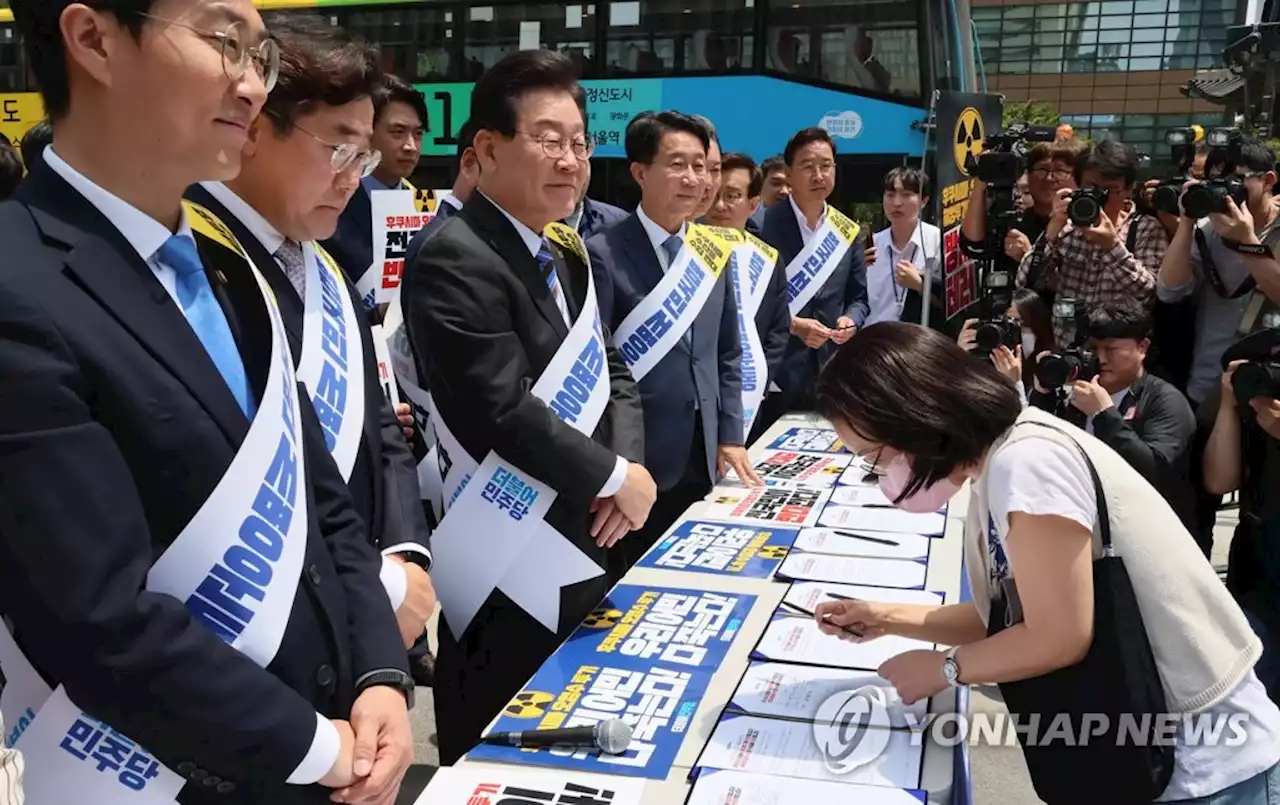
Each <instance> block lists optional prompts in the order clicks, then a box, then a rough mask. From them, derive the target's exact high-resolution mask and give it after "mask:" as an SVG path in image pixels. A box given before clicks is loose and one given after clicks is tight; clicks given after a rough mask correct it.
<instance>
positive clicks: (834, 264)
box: [787, 205, 858, 326]
mask: <svg viewBox="0 0 1280 805" xmlns="http://www.w3.org/2000/svg"><path fill="white" fill-rule="evenodd" d="M857 237H858V225H857V224H856V223H854V222H853V221H851V220H849V218H848V217H847V216H846V215H845V214H844V213H842V212H840V211H839V210H837V209H836V208H835V207H832V206H830V205H828V206H827V212H826V218H825V219H824V220H823V222H822V226H820V227H818V231H817V232H816V233H814V236H813V238H811V239H810V240H809V245H808V246H805V247H804V248H803V249H801V250H800V253H799V254H797V255H796V257H795V259H794V260H792V261H791V262H790V263H789V264H788V265H787V299H788V302H789V304H788V307H789V308H790V310H791V315H792V316H799V315H800V311H802V310H804V306H805V305H807V304H809V300H811V299H813V296H814V294H816V293H817V292H818V291H820V290H822V286H824V285H826V284H827V280H829V279H831V275H832V274H833V273H835V270H836V269H837V268H839V266H840V261H841V260H843V259H844V255H845V252H847V251H849V247H850V246H852V245H853V242H854V240H856V239H857ZM824 323H825V324H827V325H828V326H830V325H831V324H833V323H834V322H824Z"/></svg>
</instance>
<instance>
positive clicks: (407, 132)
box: [320, 74, 428, 284]
mask: <svg viewBox="0 0 1280 805" xmlns="http://www.w3.org/2000/svg"><path fill="white" fill-rule="evenodd" d="M374 115H375V122H374V144H373V146H374V149H375V150H377V151H379V152H380V153H381V154H382V162H380V163H379V164H378V167H377V169H376V170H374V172H373V174H372V175H370V176H366V177H365V178H364V179H362V180H361V181H360V190H359V191H358V192H357V193H356V194H355V195H353V196H352V197H351V201H350V202H349V203H348V204H347V206H346V208H345V209H344V210H343V211H342V216H341V217H339V218H338V228H337V229H336V230H335V231H334V233H333V235H332V236H331V237H329V238H326V239H325V240H323V241H321V242H320V245H321V246H323V247H324V249H325V251H327V252H329V254H331V255H333V258H334V259H335V260H337V261H338V265H339V266H341V267H342V270H343V271H345V272H346V274H347V278H348V279H350V280H351V281H352V282H354V283H357V284H358V283H359V282H360V278H361V277H362V276H363V275H364V272H365V271H367V270H368V268H369V266H371V265H373V203H372V198H373V197H372V195H371V193H373V191H374V190H412V191H414V192H415V193H416V192H417V188H416V187H414V186H413V185H412V184H411V183H410V182H409V177H410V176H412V175H413V172H414V170H416V169H417V167H418V160H419V158H420V155H421V150H422V137H423V134H424V133H425V132H426V130H427V125H428V124H427V103H426V101H425V100H423V98H422V93H421V92H418V91H417V90H416V89H414V88H413V86H412V85H411V84H409V83H408V82H406V81H405V80H404V79H402V78H400V77H399V76H394V75H390V74H386V75H385V76H384V78H383V86H382V89H381V91H380V92H379V93H378V96H377V97H376V98H374Z"/></svg>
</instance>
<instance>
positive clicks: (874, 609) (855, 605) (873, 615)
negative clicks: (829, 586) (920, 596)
mask: <svg viewBox="0 0 1280 805" xmlns="http://www.w3.org/2000/svg"><path fill="white" fill-rule="evenodd" d="M828 596H829V597H831V598H834V599H836V600H834V601H823V602H822V603H821V604H818V606H817V607H816V608H815V609H814V613H813V616H814V618H815V619H816V620H817V621H818V628H819V629H821V630H822V632H823V634H828V635H831V636H833V637H838V638H840V639H841V640H848V641H850V642H853V643H865V642H867V641H868V640H874V639H876V638H877V637H883V636H884V635H887V634H889V625H890V623H891V621H892V612H893V605H892V604H881V603H876V602H874V601H862V600H860V599H857V598H848V597H846V596H837V595H835V594H834V593H828ZM845 629H852V630H853V631H855V632H858V633H859V635H853V634H850V633H849V632H847V631H845Z"/></svg>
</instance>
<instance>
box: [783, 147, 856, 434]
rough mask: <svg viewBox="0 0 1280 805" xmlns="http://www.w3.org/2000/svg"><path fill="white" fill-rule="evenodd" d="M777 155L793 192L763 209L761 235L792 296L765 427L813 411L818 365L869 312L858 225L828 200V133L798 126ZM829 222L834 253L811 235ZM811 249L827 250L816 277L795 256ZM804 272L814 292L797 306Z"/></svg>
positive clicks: (831, 150)
mask: <svg viewBox="0 0 1280 805" xmlns="http://www.w3.org/2000/svg"><path fill="white" fill-rule="evenodd" d="M783 159H784V160H785V161H786V164H787V171H788V177H789V184H790V188H791V193H790V195H789V196H788V197H787V198H786V200H783V201H779V202H778V203H777V204H775V205H774V206H772V207H770V208H769V209H768V210H767V211H766V212H765V216H764V225H763V227H762V228H761V232H760V237H761V239H762V240H764V241H765V242H767V243H768V244H769V245H770V246H773V247H774V248H775V249H777V250H778V268H779V269H780V270H782V271H783V272H784V273H785V274H786V277H787V284H788V295H789V297H790V298H791V299H792V300H793V301H792V304H791V340H790V342H789V343H788V344H787V352H786V356H785V357H784V358H783V362H782V368H781V369H780V370H779V373H778V377H777V384H778V387H779V388H780V389H781V390H782V393H780V394H771V395H769V397H768V398H766V400H765V408H764V410H762V411H761V414H760V420H762V422H763V424H762V427H765V428H767V427H768V426H769V425H771V424H772V423H773V422H776V421H777V419H778V417H780V416H782V415H783V414H785V413H787V412H788V411H793V410H809V409H811V408H812V406H813V404H814V393H813V385H814V383H815V382H816V380H817V376H818V369H819V367H820V366H821V365H822V364H823V363H824V362H825V361H826V359H827V358H828V357H830V356H831V354H832V353H833V352H834V351H835V349H836V347H837V346H838V345H840V344H843V343H845V342H846V341H848V340H849V339H850V338H852V337H853V334H854V333H855V332H856V331H857V328H858V327H861V326H862V323H863V322H864V321H865V320H866V317H867V313H868V311H869V307H868V302H867V272H866V268H865V266H864V265H863V248H862V246H861V244H860V243H859V242H858V237H857V236H858V227H857V225H856V224H851V222H849V221H848V219H847V218H845V216H843V215H842V214H841V213H840V212H839V210H836V209H835V208H834V207H831V206H830V205H828V204H827V197H828V196H830V195H831V191H832V190H834V189H835V181H836V150H835V143H834V142H833V141H832V140H831V135H829V134H827V132H826V131H825V130H823V129H820V128H816V127H814V128H807V129H802V130H800V131H799V132H797V133H796V134H795V136H793V137H792V138H791V141H790V142H788V143H787V147H786V150H785V151H784V152H783ZM829 223H830V224H833V225H834V224H836V223H840V224H841V227H837V228H836V229H840V228H843V231H839V232H837V234H838V235H839V237H838V239H837V240H835V241H832V242H833V243H835V244H836V246H835V249H834V251H831V250H828V249H823V248H822V241H821V240H819V241H818V242H817V243H815V237H816V235H817V234H818V233H819V232H822V231H823V230H824V229H827V225H828V224H829ZM828 231H830V230H828ZM849 241H852V242H851V243H850V242H849ZM811 249H817V250H818V251H817V252H815V255H821V254H824V253H827V252H830V255H829V256H828V257H827V261H826V262H825V263H823V265H822V270H821V271H820V272H819V273H817V274H812V273H811V271H812V265H810V266H809V270H805V269H806V266H805V264H806V262H807V260H797V257H800V256H803V255H805V254H806V253H808V252H809V251H810V250H811ZM831 263H834V268H833V267H831V265H830V264H831ZM823 273H825V274H826V276H825V279H823ZM805 275H809V276H810V277H811V279H810V282H811V283H812V285H813V286H817V287H816V289H815V288H813V287H812V286H807V287H805V289H804V291H805V292H808V293H811V294H812V296H811V297H810V298H809V300H808V301H807V302H805V303H804V304H803V305H802V306H800V309H798V310H797V309H796V307H797V305H796V301H795V300H797V298H798V297H797V289H798V288H799V286H801V285H802V284H804V282H805V278H806V277H805ZM800 298H802V297H800Z"/></svg>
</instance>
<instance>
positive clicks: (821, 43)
mask: <svg viewBox="0 0 1280 805" xmlns="http://www.w3.org/2000/svg"><path fill="white" fill-rule="evenodd" d="M918 9H919V4H918V3H914V2H912V3H882V2H870V1H869V0H789V2H787V3H771V4H770V5H769V6H768V12H767V17H766V35H767V44H766V51H765V52H766V55H767V58H766V60H765V66H766V67H768V68H769V69H771V70H777V71H779V72H783V73H790V74H792V75H797V76H803V77H808V78H819V79H823V80H825V81H830V82H833V83H836V84H842V85H845V86H849V87H857V88H860V89H866V90H871V91H874V92H881V93H889V94H895V95H909V96H916V97H918V96H919V95H920V45H919V35H918V31H919V24H920V19H919V11H918ZM975 10H976V9H975Z"/></svg>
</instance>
